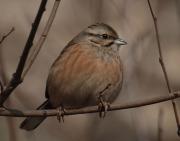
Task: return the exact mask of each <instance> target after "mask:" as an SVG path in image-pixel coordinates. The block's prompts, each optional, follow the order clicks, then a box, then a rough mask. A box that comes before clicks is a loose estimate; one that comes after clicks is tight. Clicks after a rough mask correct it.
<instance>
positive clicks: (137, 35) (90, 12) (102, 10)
mask: <svg viewBox="0 0 180 141" xmlns="http://www.w3.org/2000/svg"><path fill="white" fill-rule="evenodd" d="M40 2H41V1H40V0H30V1H29V0H8V1H7V0H0V38H1V37H2V36H3V35H4V33H7V32H8V31H9V30H10V29H11V28H12V27H15V32H14V33H13V34H12V35H11V36H9V37H8V39H7V40H6V41H5V42H3V44H2V45H1V46H0V76H1V77H6V78H7V79H10V78H11V76H12V74H13V72H14V71H15V69H16V67H17V63H18V61H19V57H20V55H21V53H22V49H23V47H24V45H25V42H26V40H27V37H28V34H29V31H30V29H31V24H32V22H33V20H34V17H35V15H36V12H37V9H38V7H39V4H40ZM53 2H54V1H53V0H49V1H48V4H47V9H46V12H45V13H44V16H43V19H42V22H41V24H40V27H39V30H38V33H37V34H36V39H35V41H34V43H36V41H37V39H38V37H39V36H40V34H41V33H42V29H43V27H44V25H45V22H46V20H47V18H48V16H49V13H50V10H51V8H52V6H53ZM151 3H152V7H153V10H154V12H155V14H156V16H157V19H158V28H159V33H160V41H161V45H162V53H163V56H164V61H165V65H166V68H167V72H168V75H169V79H170V83H171V86H172V88H173V90H179V89H180V75H179V73H180V55H179V54H180V47H179V44H180V27H179V25H180V1H179V0H151ZM96 22H104V23H107V24H109V25H111V26H112V27H113V28H114V29H115V30H116V31H117V32H118V34H119V36H120V37H121V38H122V39H124V40H126V41H127V42H128V45H126V46H124V47H123V48H121V50H120V52H119V53H120V55H121V58H122V61H123V64H124V83H123V88H122V91H121V92H120V96H119V97H118V99H117V100H116V101H115V103H123V102H124V103H125V102H131V101H136V100H143V99H146V98H151V97H156V96H160V95H167V94H168V91H167V87H166V83H165V80H164V76H163V73H162V69H161V67H160V64H159V61H158V56H159V55H158V48H157V43H156V38H155V32H154V26H153V21H152V17H151V15H150V11H149V7H148V4H147V1H146V0H136V1H132V0H111V1H110V0H109V1H108V0H62V2H61V4H60V7H59V9H58V13H57V15H56V18H55V20H54V23H53V26H52V28H51V30H50V33H49V34H48V38H47V40H46V42H45V44H44V46H43V48H42V50H41V52H40V54H39V56H38V57H37V59H36V61H35V63H34V64H33V66H32V68H31V70H30V72H29V73H28V75H27V76H26V78H25V80H24V82H23V83H22V84H21V85H20V86H19V87H18V88H17V89H16V90H15V91H14V94H12V95H11V96H10V98H9V99H8V101H7V102H6V105H7V106H8V107H12V108H17V109H22V110H29V109H35V108H36V107H37V106H39V104H40V103H42V102H43V101H44V100H45V97H44V91H45V86H46V79H47V76H48V70H49V68H50V66H51V64H52V62H53V61H54V60H55V58H56V57H57V56H58V55H59V53H60V52H61V50H62V49H63V47H64V46H65V45H66V44H67V43H68V41H70V40H71V39H72V38H73V37H74V36H75V35H77V34H78V33H79V32H80V31H81V30H82V29H84V28H86V27H87V26H88V25H90V24H93V23H96ZM3 71H4V72H5V74H3ZM2 74H3V76H2ZM1 79H2V78H1ZM176 103H177V104H178V105H180V102H179V100H178V99H177V100H176ZM178 108H179V107H178ZM178 112H179V115H180V108H179V109H178ZM23 119H24V118H7V117H0V140H1V141H12V140H13V141H39V140H41V141H48V140H52V141H59V140H61V141H77V140H78V141H99V140H103V141H109V140H113V141H119V140H123V141H132V140H133V141H160V140H161V141H176V140H179V137H178V136H177V134H176V133H177V127H176V122H175V117H174V113H173V108H172V104H171V102H165V103H161V104H155V105H151V106H145V107H141V108H136V109H128V110H121V111H114V112H108V114H107V116H106V118H105V119H103V120H102V119H99V117H98V114H86V115H76V116H67V117H65V123H60V124H59V122H58V121H57V119H56V117H50V118H48V119H47V120H46V121H45V122H43V124H42V125H41V126H40V127H39V128H37V129H36V130H34V131H33V132H26V131H23V130H20V129H19V124H20V122H21V121H22V120H23ZM159 128H160V129H159ZM158 136H160V137H161V138H160V139H159V137H158Z"/></svg>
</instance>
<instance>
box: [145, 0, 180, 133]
mask: <svg viewBox="0 0 180 141" xmlns="http://www.w3.org/2000/svg"><path fill="white" fill-rule="evenodd" d="M147 2H148V6H149V9H150V12H151V16H152V18H153V22H154V28H155V33H156V40H157V45H158V51H159V62H160V64H161V68H162V71H163V74H164V77H165V81H166V85H167V88H168V91H169V94H170V93H171V92H172V89H171V86H170V82H169V78H168V75H167V71H166V67H165V64H164V60H163V55H162V49H161V43H160V39H159V30H158V26H157V18H156V16H155V14H154V12H153V9H152V6H151V3H150V0H147ZM171 94H172V93H171ZM171 102H172V105H173V110H174V115H175V119H176V124H177V128H178V135H179V136H180V122H179V117H178V112H177V106H176V103H175V101H174V100H172V101H171Z"/></svg>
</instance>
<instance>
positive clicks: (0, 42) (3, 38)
mask: <svg viewBox="0 0 180 141" xmlns="http://www.w3.org/2000/svg"><path fill="white" fill-rule="evenodd" d="M14 30H15V28H14V27H12V28H11V30H10V31H9V32H8V33H7V34H5V35H4V36H3V37H2V38H1V40H0V44H2V43H3V41H4V40H5V39H6V38H7V37H8V36H9V35H10V34H11V33H12V32H13V31H14Z"/></svg>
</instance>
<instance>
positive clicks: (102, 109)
mask: <svg viewBox="0 0 180 141" xmlns="http://www.w3.org/2000/svg"><path fill="white" fill-rule="evenodd" d="M99 101H100V102H99V104H98V110H99V117H100V118H104V117H105V116H106V113H107V111H108V108H110V103H108V102H106V101H104V100H103V99H102V95H100V96H99Z"/></svg>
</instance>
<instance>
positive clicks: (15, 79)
mask: <svg viewBox="0 0 180 141" xmlns="http://www.w3.org/2000/svg"><path fill="white" fill-rule="evenodd" d="M46 3H47V0H42V1H41V4H40V7H39V10H38V13H37V15H36V18H35V20H34V23H33V24H32V29H31V32H30V34H29V37H28V40H27V42H26V45H25V47H24V50H23V53H22V56H21V58H20V61H19V64H18V67H17V69H16V72H15V73H14V75H13V77H12V79H11V80H10V82H9V84H8V86H7V87H6V89H5V90H4V91H3V92H2V93H1V95H0V106H2V105H3V103H4V102H5V101H6V99H7V98H8V97H9V95H10V94H11V93H12V91H13V90H14V89H15V88H16V87H17V86H18V85H19V84H20V83H21V82H22V79H21V75H22V72H23V69H24V66H25V63H26V60H27V57H28V54H29V51H30V49H31V47H32V45H33V40H34V37H35V35H36V32H37V29H38V26H39V23H40V20H41V18H42V15H43V13H44V11H45V7H46Z"/></svg>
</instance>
